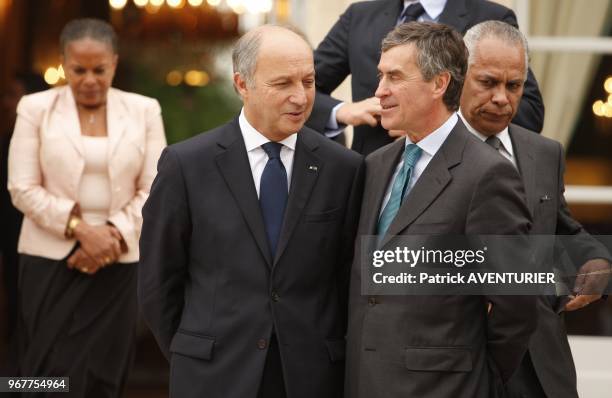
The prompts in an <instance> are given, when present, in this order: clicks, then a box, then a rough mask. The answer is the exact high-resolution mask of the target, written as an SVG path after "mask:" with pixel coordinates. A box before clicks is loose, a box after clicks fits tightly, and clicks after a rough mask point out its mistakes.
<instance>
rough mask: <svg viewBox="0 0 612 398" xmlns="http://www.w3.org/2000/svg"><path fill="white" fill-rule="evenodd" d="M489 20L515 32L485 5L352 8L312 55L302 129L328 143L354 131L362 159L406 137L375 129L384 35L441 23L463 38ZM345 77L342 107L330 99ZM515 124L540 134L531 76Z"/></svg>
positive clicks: (504, 14) (426, 2)
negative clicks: (308, 106) (404, 26)
mask: <svg viewBox="0 0 612 398" xmlns="http://www.w3.org/2000/svg"><path fill="white" fill-rule="evenodd" d="M487 20H500V21H504V22H507V23H509V24H511V25H513V26H518V24H517V22H516V16H515V15H514V12H513V11H512V10H510V9H508V8H506V7H504V6H502V5H500V4H497V3H494V2H491V1H486V0H451V1H447V0H420V1H415V0H377V1H362V2H357V3H354V4H351V5H350V6H349V7H348V9H347V10H346V11H345V12H344V14H342V15H341V16H340V19H339V20H338V22H336V24H335V25H334V26H333V27H332V28H331V30H330V31H329V33H328V34H327V36H326V37H325V38H324V39H323V41H322V42H321V43H320V44H319V46H318V47H317V49H316V50H315V69H316V73H317V82H316V84H317V95H316V97H315V103H314V108H313V112H312V114H311V116H310V118H309V119H308V122H307V123H306V124H307V125H308V126H309V127H311V128H312V129H314V130H317V131H319V132H325V135H327V136H328V137H333V136H335V135H337V134H339V133H341V132H342V130H343V128H344V126H345V125H352V126H355V129H354V136H353V145H352V148H353V149H354V150H355V151H357V152H359V153H362V154H364V155H367V154H369V153H370V152H373V151H374V150H376V149H377V148H380V147H381V146H383V145H386V144H388V143H390V142H392V141H393V140H394V139H395V138H396V137H397V136H399V135H403V134H404V132H403V131H390V132H388V131H387V130H386V129H385V128H384V127H383V126H382V125H381V124H380V123H379V119H380V111H381V110H380V103H379V100H378V99H377V98H375V97H374V91H375V90H376V86H377V85H378V80H377V79H376V64H377V63H378V60H379V58H380V43H381V41H382V39H383V38H384V37H385V35H386V34H387V33H388V32H389V31H391V30H392V29H393V27H394V26H396V25H398V24H400V23H404V22H410V21H434V22H439V23H444V24H447V25H450V26H452V27H453V28H455V29H456V30H457V31H458V32H459V33H465V31H466V30H467V29H468V28H470V27H471V26H473V25H476V24H477V23H479V22H482V21H487ZM349 75H351V79H352V80H351V87H352V90H351V91H352V99H353V102H352V103H351V102H346V103H342V102H340V101H338V100H336V99H334V98H332V97H331V96H330V94H331V92H332V91H334V90H335V89H336V87H338V85H339V84H340V83H342V81H343V80H344V79H345V78H346V77H347V76H349ZM514 122H515V123H516V124H518V125H520V126H523V127H525V128H528V129H530V130H533V131H537V132H539V131H541V130H542V126H543V123H544V104H543V101H542V96H541V94H540V91H539V89H538V84H537V82H536V80H535V77H534V76H533V74H532V73H531V72H529V79H528V80H527V83H526V85H525V94H524V95H523V99H522V101H521V105H520V110H519V112H518V114H517V116H516V118H515V119H514Z"/></svg>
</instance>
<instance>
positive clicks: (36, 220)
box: [8, 86, 166, 263]
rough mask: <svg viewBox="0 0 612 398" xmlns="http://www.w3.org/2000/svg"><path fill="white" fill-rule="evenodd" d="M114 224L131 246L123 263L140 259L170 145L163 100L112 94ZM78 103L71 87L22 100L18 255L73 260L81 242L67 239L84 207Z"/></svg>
mask: <svg viewBox="0 0 612 398" xmlns="http://www.w3.org/2000/svg"><path fill="white" fill-rule="evenodd" d="M106 106H107V118H108V120H107V130H108V140H109V145H108V148H109V149H108V155H107V156H108V175H109V178H110V186H111V205H110V212H109V214H110V215H109V217H108V220H109V221H110V222H111V223H113V225H115V226H116V227H117V229H118V230H119V231H120V232H121V235H123V239H124V240H125V242H126V243H127V247H128V252H127V253H125V254H123V255H122V256H121V257H120V258H119V262H122V263H130V262H135V261H138V258H139V252H138V239H139V238H140V230H141V226H142V214H141V209H142V206H143V204H144V202H145V200H146V199H147V197H148V195H149V189H150V187H151V183H152V182H153V179H154V178H155V174H156V164H157V160H158V158H159V156H160V154H161V151H162V150H163V148H164V147H165V146H166V138H165V134H164V127H163V123H162V118H161V108H160V106H159V103H158V102H157V100H155V99H152V98H148V97H144V96H142V95H138V94H133V93H127V92H124V91H120V90H117V89H114V88H111V89H110V90H109V92H108V96H107V103H106ZM83 153H84V150H83V143H82V138H81V130H80V124H79V118H78V114H77V108H76V103H75V100H74V97H73V95H72V91H71V90H70V88H69V87H68V86H63V87H58V88H52V89H50V90H47V91H43V92H40V93H36V94H31V95H27V96H25V97H23V98H22V99H21V101H20V102H19V105H18V106H17V122H16V124H15V131H14V133H13V138H12V139H11V145H10V148H9V167H8V174H9V175H8V189H9V191H10V193H11V198H12V201H13V204H14V205H15V207H17V208H18V209H19V210H20V211H21V212H23V213H24V220H23V225H22V228H21V235H20V236H19V246H18V251H19V253H24V254H29V255H33V256H41V257H46V258H51V259H56V260H59V259H62V258H64V257H66V256H67V255H68V254H69V253H70V251H71V250H72V248H73V247H74V245H75V243H76V241H75V240H74V239H66V238H65V236H64V233H65V230H66V224H67V223H68V217H69V215H70V212H71V210H72V208H73V206H74V205H75V203H76V202H77V201H78V192H79V183H80V180H81V176H82V174H83V169H84V166H85V160H84V158H83Z"/></svg>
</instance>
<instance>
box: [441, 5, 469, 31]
mask: <svg viewBox="0 0 612 398" xmlns="http://www.w3.org/2000/svg"><path fill="white" fill-rule="evenodd" d="M465 2H466V0H452V1H447V2H446V5H445V6H444V10H442V14H440V18H439V19H438V22H440V23H443V24H447V25H450V26H452V27H453V28H455V29H456V30H457V31H458V32H459V33H461V34H463V33H465V30H466V29H465V28H466V27H467V25H468V11H467V6H466V4H465Z"/></svg>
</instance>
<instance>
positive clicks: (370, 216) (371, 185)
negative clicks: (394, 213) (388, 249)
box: [359, 139, 406, 235]
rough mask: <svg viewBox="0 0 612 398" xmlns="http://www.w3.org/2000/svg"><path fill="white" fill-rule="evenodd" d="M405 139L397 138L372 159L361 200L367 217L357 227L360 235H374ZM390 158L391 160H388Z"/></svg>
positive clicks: (402, 151)
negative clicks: (359, 226)
mask: <svg viewBox="0 0 612 398" xmlns="http://www.w3.org/2000/svg"><path fill="white" fill-rule="evenodd" d="M405 145H406V139H401V140H397V141H396V142H394V143H393V144H392V145H390V146H389V147H388V148H387V149H386V150H385V151H384V152H383V153H381V154H380V156H376V157H375V158H373V159H372V163H371V165H368V167H370V168H371V171H369V172H368V173H367V175H368V181H367V182H366V185H367V187H368V189H366V190H365V193H364V195H365V197H364V200H363V203H364V206H365V207H366V208H367V209H371V210H368V211H367V213H366V214H367V216H366V217H367V219H364V220H361V225H362V228H360V229H359V233H360V235H364V234H365V235H376V230H377V227H378V216H379V215H380V212H381V211H382V208H381V207H382V203H383V199H384V197H385V194H386V193H387V189H388V188H389V185H390V184H391V183H392V181H391V179H392V178H393V173H394V172H395V169H396V168H397V164H398V163H399V160H400V157H401V156H402V154H403V153H404V147H405ZM389 159H392V160H393V161H392V162H389V161H388V160H389Z"/></svg>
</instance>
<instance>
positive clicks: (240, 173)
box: [215, 119, 272, 267]
mask: <svg viewBox="0 0 612 398" xmlns="http://www.w3.org/2000/svg"><path fill="white" fill-rule="evenodd" d="M226 130H227V132H226V133H225V134H224V135H223V137H222V138H221V139H220V140H219V141H218V142H217V145H219V147H221V149H222V152H221V153H220V154H219V155H217V157H216V159H215V160H216V162H217V166H218V168H219V173H221V175H222V176H223V179H224V180H225V182H226V184H227V186H228V187H229V189H230V191H231V192H232V195H233V196H234V199H235V200H236V203H238V207H239V208H240V211H241V212H242V216H243V217H244V219H245V221H246V223H247V225H248V226H249V229H250V231H251V234H252V235H253V237H254V238H255V241H256V242H257V246H259V250H260V251H261V254H262V255H263V257H264V258H265V259H266V262H267V264H268V266H269V267H272V258H271V257H272V256H271V254H270V247H269V246H268V238H267V236H266V229H265V226H264V222H263V218H262V216H261V209H260V207H259V200H258V199H257V191H256V190H255V185H254V184H253V174H252V172H251V166H250V164H249V159H248V156H247V153H246V147H245V146H244V140H243V139H242V136H241V133H240V126H239V125H238V119H234V120H233V121H232V122H231V123H230V124H228V125H227V126H226Z"/></svg>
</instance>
